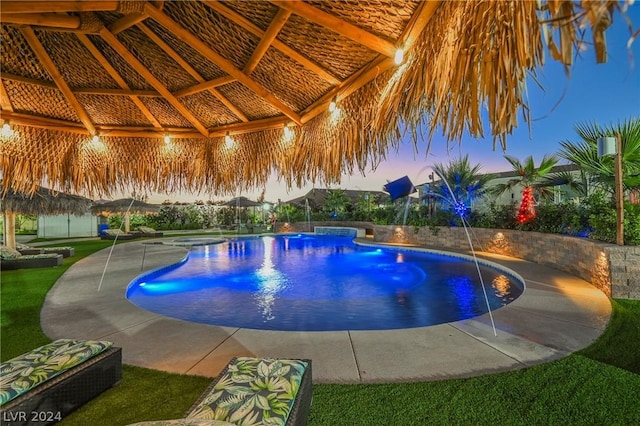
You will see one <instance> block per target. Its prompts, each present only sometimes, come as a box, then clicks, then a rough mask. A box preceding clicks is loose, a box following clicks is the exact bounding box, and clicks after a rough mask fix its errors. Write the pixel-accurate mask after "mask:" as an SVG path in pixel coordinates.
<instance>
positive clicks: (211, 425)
mask: <svg viewBox="0 0 640 426" xmlns="http://www.w3.org/2000/svg"><path fill="white" fill-rule="evenodd" d="M128 426H237V425H236V424H234V423H229V422H225V421H222V420H204V419H175V420H152V421H148V422H138V423H133V424H130V425H128Z"/></svg>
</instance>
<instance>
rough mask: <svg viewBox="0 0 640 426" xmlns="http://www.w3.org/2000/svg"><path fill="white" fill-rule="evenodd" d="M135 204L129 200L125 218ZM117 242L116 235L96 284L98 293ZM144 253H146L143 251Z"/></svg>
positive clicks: (132, 200) (133, 200)
mask: <svg viewBox="0 0 640 426" xmlns="http://www.w3.org/2000/svg"><path fill="white" fill-rule="evenodd" d="M134 202H135V199H133V198H132V199H131V204H129V207H127V211H126V212H125V213H124V214H125V216H126V215H127V214H129V210H131V206H133V203H134ZM122 225H123V222H120V228H118V229H120V230H121V231H122ZM117 241H118V235H117V234H116V236H115V238H114V239H113V244H111V249H110V250H109V256H107V261H106V262H105V264H104V270H103V271H102V276H101V277H100V282H99V283H98V291H100V289H101V288H102V282H103V281H104V275H105V274H106V273H107V267H108V266H109V260H111V255H112V254H113V248H114V247H115V246H116V242H117ZM145 253H146V251H145ZM142 262H143V263H144V258H143V259H142Z"/></svg>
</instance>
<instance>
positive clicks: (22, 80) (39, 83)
mask: <svg viewBox="0 0 640 426" xmlns="http://www.w3.org/2000/svg"><path fill="white" fill-rule="evenodd" d="M0 78H4V79H5V80H9V81H17V82H19V83H27V84H33V85H35V86H42V87H49V88H54V89H55V88H57V86H56V85H55V83H51V82H50V81H45V80H38V79H35V78H30V77H24V76H22V75H16V74H10V73H7V72H0Z"/></svg>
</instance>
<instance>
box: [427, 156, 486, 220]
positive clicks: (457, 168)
mask: <svg viewBox="0 0 640 426" xmlns="http://www.w3.org/2000/svg"><path fill="white" fill-rule="evenodd" d="M480 169H481V165H480V164H476V165H475V166H471V165H470V164H469V156H468V155H465V156H464V157H462V158H461V159H458V160H453V161H451V162H450V163H449V164H448V165H444V164H442V163H437V164H434V166H433V171H434V173H436V174H437V175H438V176H439V177H440V179H442V180H441V181H440V182H436V183H435V184H433V185H432V186H431V187H430V188H429V190H428V192H427V194H426V195H436V196H437V197H438V198H439V199H440V200H447V201H448V202H449V203H450V205H451V206H452V207H453V208H454V209H456V204H455V202H457V203H458V209H459V210H465V211H467V210H468V209H469V208H470V207H471V206H472V205H473V201H474V200H475V199H476V198H478V197H480V196H481V195H482V194H483V193H484V192H485V191H486V184H487V182H489V181H490V180H491V179H493V176H492V175H488V174H481V173H480ZM445 182H446V183H445ZM447 185H448V186H447ZM449 189H450V190H449ZM451 192H453V194H451ZM462 206H464V207H463V208H462ZM457 213H462V212H460V211H459V212H457Z"/></svg>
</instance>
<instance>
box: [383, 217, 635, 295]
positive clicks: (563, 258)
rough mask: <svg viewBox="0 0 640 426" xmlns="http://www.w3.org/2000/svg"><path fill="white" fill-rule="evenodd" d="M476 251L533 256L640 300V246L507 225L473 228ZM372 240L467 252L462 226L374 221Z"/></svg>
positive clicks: (608, 292) (533, 259)
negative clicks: (403, 224) (409, 224)
mask: <svg viewBox="0 0 640 426" xmlns="http://www.w3.org/2000/svg"><path fill="white" fill-rule="evenodd" d="M470 231H471V232H470V235H471V239H472V241H473V244H474V247H475V248H476V250H478V251H485V252H489V253H496V254H502V255H506V256H512V257H516V258H519V259H525V260H529V261H531V262H535V263H539V264H542V265H546V266H551V267H554V268H556V269H560V270H562V271H565V272H568V273H570V274H572V275H575V276H578V277H580V278H582V279H584V280H585V281H589V282H590V283H592V284H593V285H594V286H596V287H597V288H599V289H600V290H602V291H603V292H604V293H605V294H606V295H607V296H610V297H616V298H623V299H636V300H640V246H617V245H614V244H606V243H601V242H597V241H593V240H588V239H585V238H577V237H568V236H563V235H556V234H544V233H540V232H523V231H515V230H509V229H487V228H474V229H471V230H470ZM374 241H379V242H393V243H405V244H418V245H423V246H430V247H441V248H450V249H454V250H469V242H468V241H467V237H466V234H465V231H464V228H458V227H451V228H449V227H436V228H434V229H431V228H417V227H413V226H406V227H404V228H403V227H401V226H400V227H399V226H395V225H388V226H383V225H375V226H374Z"/></svg>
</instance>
